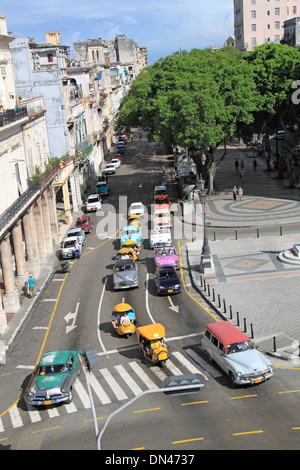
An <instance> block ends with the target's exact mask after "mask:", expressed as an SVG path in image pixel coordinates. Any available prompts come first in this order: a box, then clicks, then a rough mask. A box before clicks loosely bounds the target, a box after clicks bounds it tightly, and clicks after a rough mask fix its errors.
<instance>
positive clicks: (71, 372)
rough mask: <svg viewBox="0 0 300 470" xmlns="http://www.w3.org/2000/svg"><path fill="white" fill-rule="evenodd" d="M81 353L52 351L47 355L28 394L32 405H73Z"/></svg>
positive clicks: (39, 366) (43, 358) (37, 370)
mask: <svg viewBox="0 0 300 470" xmlns="http://www.w3.org/2000/svg"><path fill="white" fill-rule="evenodd" d="M78 354H81V349H79V351H52V352H47V354H45V355H44V356H43V357H42V359H41V361H40V363H39V365H38V367H37V368H36V371H35V376H34V378H33V381H32V384H31V386H30V388H29V390H28V392H27V394H26V398H27V400H28V403H29V404H30V405H34V406H41V405H42V406H44V405H54V404H58V403H71V401H72V399H73V394H72V387H73V384H74V382H75V380H76V378H77V376H78V374H79V372H80V362H79V359H78Z"/></svg>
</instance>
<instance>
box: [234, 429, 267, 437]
mask: <svg viewBox="0 0 300 470" xmlns="http://www.w3.org/2000/svg"><path fill="white" fill-rule="evenodd" d="M261 433H263V431H262V430H260V431H246V432H234V433H233V434H232V436H244V435H248V434H261Z"/></svg>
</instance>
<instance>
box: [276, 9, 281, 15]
mask: <svg viewBox="0 0 300 470" xmlns="http://www.w3.org/2000/svg"><path fill="white" fill-rule="evenodd" d="M275 16H280V8H275Z"/></svg>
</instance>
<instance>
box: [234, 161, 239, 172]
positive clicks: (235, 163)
mask: <svg viewBox="0 0 300 470" xmlns="http://www.w3.org/2000/svg"><path fill="white" fill-rule="evenodd" d="M234 166H235V169H236V173H238V171H239V161H238V159H237V158H236V159H235V162H234Z"/></svg>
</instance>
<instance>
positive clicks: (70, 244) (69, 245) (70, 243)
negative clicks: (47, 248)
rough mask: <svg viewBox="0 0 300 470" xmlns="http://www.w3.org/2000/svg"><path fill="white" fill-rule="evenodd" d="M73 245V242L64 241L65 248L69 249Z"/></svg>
mask: <svg viewBox="0 0 300 470" xmlns="http://www.w3.org/2000/svg"><path fill="white" fill-rule="evenodd" d="M74 245H75V240H66V241H65V243H64V247H65V248H70V247H71V246H74Z"/></svg>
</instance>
